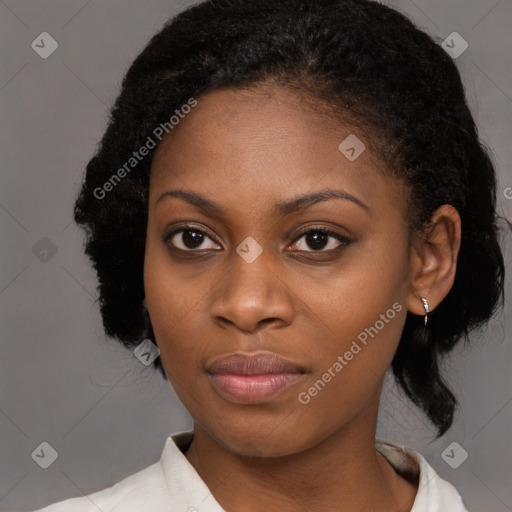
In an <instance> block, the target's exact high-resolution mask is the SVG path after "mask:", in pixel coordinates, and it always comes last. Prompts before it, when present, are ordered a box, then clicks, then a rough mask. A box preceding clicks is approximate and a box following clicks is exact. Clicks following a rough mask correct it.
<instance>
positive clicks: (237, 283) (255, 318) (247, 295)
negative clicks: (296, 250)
mask: <svg viewBox="0 0 512 512" xmlns="http://www.w3.org/2000/svg"><path fill="white" fill-rule="evenodd" d="M271 261H272V255H270V254H268V253H267V254H265V251H263V252H262V254H260V256H259V257H258V258H257V259H256V260H254V261H252V262H251V263H248V262H247V261H245V260H244V259H243V258H242V257H240V256H239V255H238V253H236V252H234V253H233V255H232V257H231V258H230V261H229V262H228V268H227V271H226V276H225V277H224V278H222V279H221V280H220V283H219V284H218V286H217V287H216V291H217V293H216V294H215V296H214V299H213V304H212V306H211V313H212V316H213V320H214V322H215V323H216V324H218V325H220V326H221V327H226V326H227V325H232V326H233V325H234V326H236V327H237V328H238V329H239V330H240V331H244V332H251V333H254V332H255V331H258V330H260V329H261V328H264V326H265V325H273V326H274V327H276V328H278V327H284V326H285V325H289V324H290V323H291V322H292V319H293V316H294V308H293V301H292V298H293V291H292V290H291V289H290V287H289V283H287V282H286V281H285V278H284V277H283V276H284V275H285V273H284V272H282V271H281V272H279V268H278V265H272V264H271Z"/></svg>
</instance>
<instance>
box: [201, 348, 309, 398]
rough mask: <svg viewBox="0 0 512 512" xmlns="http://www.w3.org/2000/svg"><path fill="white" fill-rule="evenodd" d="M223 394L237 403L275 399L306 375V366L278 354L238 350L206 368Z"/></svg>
mask: <svg viewBox="0 0 512 512" xmlns="http://www.w3.org/2000/svg"><path fill="white" fill-rule="evenodd" d="M206 371H207V373H208V376H209V377H210V379H211V382H212V383H213V385H214V387H215V388H216V389H217V390H218V391H219V392H220V394H221V395H222V396H224V397H225V398H227V399H228V400H230V401H234V402H237V403H261V402H265V401H268V400H270V399H271V398H274V397H275V396H277V395H278V394H280V393H281V392H283V391H284V390H285V389H288V388H289V387H291V386H293V385H294V384H296V383H297V382H298V381H299V380H301V379H302V378H303V377H304V374H305V372H304V369H303V368H302V367H301V366H299V365H297V364H295V363H293V362H291V361H289V360H287V359H284V358H282V357H280V356H278V355H277V354H274V353H270V352H266V353H261V352H259V353H252V354H248V353H235V354H230V355H228V356H224V357H221V358H218V359H216V360H214V361H213V363H212V364H210V365H209V366H208V367H207V369H206Z"/></svg>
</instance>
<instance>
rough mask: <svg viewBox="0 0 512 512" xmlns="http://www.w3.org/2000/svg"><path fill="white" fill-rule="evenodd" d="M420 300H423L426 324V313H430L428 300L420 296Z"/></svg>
mask: <svg viewBox="0 0 512 512" xmlns="http://www.w3.org/2000/svg"><path fill="white" fill-rule="evenodd" d="M421 301H422V302H423V307H424V308H425V325H427V322H428V314H429V313H430V310H429V309H428V300H427V299H426V298H425V297H421Z"/></svg>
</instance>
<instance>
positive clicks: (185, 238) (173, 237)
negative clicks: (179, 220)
mask: <svg viewBox="0 0 512 512" xmlns="http://www.w3.org/2000/svg"><path fill="white" fill-rule="evenodd" d="M208 241H209V242H208ZM165 242H166V243H167V244H170V245H171V246H172V247H173V248H176V249H179V250H181V251H186V252H194V251H199V250H210V249H214V250H219V249H220V246H219V244H217V242H215V241H214V240H213V239H212V238H211V237H210V236H208V235H207V233H206V232H204V231H203V230H201V229H199V228H196V227H194V226H188V225H187V226H184V227H182V228H180V229H176V230H174V231H172V232H171V233H169V234H168V235H167V236H166V237H165Z"/></svg>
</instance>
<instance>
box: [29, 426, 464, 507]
mask: <svg viewBox="0 0 512 512" xmlns="http://www.w3.org/2000/svg"><path fill="white" fill-rule="evenodd" d="M193 435H194V434H193V431H187V432H178V433H177V434H174V435H170V436H169V437H168V438H167V440H166V443H165V446H164V450H163V452H162V455H161V457H160V460H159V461H158V462H156V463H155V464H153V465H151V466H148V467H147V468H145V469H143V470H141V471H139V472H138V473H134V474H133V475H130V476H128V477H126V478H124V479H123V480H121V481H119V482H118V483H116V484H114V485H113V486H112V487H107V488H106V489H103V490H101V491H98V492H95V493H92V494H89V495H87V496H82V497H78V498H70V499H67V500H64V501H60V502H58V503H54V504H53V505H49V506H47V507H45V508H42V509H39V510H36V511H34V512H141V511H142V510H147V511H150V512H225V511H224V509H223V508H222V507H221V506H220V505H219V504H218V503H217V501H216V500H215V498H214V497H213V495H212V494H211V492H210V490H209V489H208V487H207V486H206V484H205V483H204V481H203V480H202V479H201V477H200V476H199V475H198V473H197V472H196V470H195V469H194V467H193V466H192V465H191V464H190V463H189V462H188V460H187V458H186V457H185V455H184V453H183V452H184V451H186V449H187V448H188V446H189V445H190V442H191V441H192V438H193ZM375 446H376V449H377V450H378V451H379V452H380V453H381V454H382V455H384V457H386V459H388V461H389V462H390V464H391V465H392V466H393V467H394V468H395V470H396V471H397V472H398V473H401V474H412V475H416V476H418V477H419V486H418V493H417V495H416V499H415V501H414V505H413V507H412V509H411V512H448V511H449V512H468V511H467V509H466V508H465V507H464V504H463V503H462V498H461V497H460V495H459V493H458V492H457V490H456V489H455V487H453V486H452V485H451V484H449V483H448V482H446V481H445V480H442V479H441V478H440V477H439V476H438V475H437V474H436V472H435V471H434V469H433V468H432V467H431V466H430V465H429V464H428V462H427V461H426V460H425V459H424V458H423V456H422V455H420V454H419V453H417V452H415V451H413V450H411V449H409V448H406V447H402V446H399V445H396V444H394V443H391V442H389V441H385V440H383V439H379V438H377V439H376V444H375Z"/></svg>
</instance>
